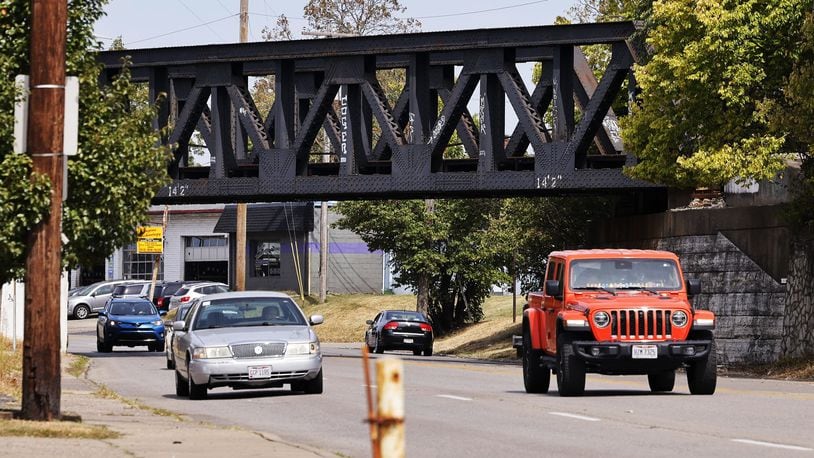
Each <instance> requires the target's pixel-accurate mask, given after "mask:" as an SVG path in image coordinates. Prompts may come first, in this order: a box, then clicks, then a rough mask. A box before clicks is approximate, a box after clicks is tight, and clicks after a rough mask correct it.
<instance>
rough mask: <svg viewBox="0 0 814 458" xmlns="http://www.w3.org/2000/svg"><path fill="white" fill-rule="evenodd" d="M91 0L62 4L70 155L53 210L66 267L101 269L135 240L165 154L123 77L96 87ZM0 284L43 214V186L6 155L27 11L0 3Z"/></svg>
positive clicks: (17, 267) (149, 109)
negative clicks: (72, 87) (72, 106)
mask: <svg viewBox="0 0 814 458" xmlns="http://www.w3.org/2000/svg"><path fill="white" fill-rule="evenodd" d="M103 5H104V2H103V1H101V0H72V1H70V2H69V5H68V42H67V73H68V74H69V75H78V76H79V80H80V107H79V126H80V129H79V149H80V152H79V155H78V156H75V157H72V158H70V160H69V161H68V188H67V190H66V193H67V200H66V201H65V203H64V206H63V211H64V218H63V232H64V234H65V235H66V237H67V239H68V243H67V244H66V245H64V247H63V261H64V264H65V266H66V267H75V266H77V265H80V264H85V265H89V264H92V263H95V262H99V261H102V260H103V259H104V258H105V257H107V256H108V255H109V254H110V253H111V252H112V251H113V250H114V249H115V248H116V247H119V246H121V245H124V244H127V243H130V242H132V241H133V240H134V238H135V227H136V226H138V225H140V224H142V223H144V222H146V221H147V215H146V210H147V207H148V206H149V203H150V200H151V199H152V197H153V196H154V195H155V192H156V191H157V190H158V188H159V187H160V186H161V185H163V184H164V183H166V181H167V176H166V159H167V150H166V148H163V147H160V146H157V145H158V144H159V136H158V133H157V132H155V131H154V130H153V128H152V120H153V118H154V114H155V109H154V107H153V106H150V105H147V106H138V104H131V102H130V101H131V100H135V99H137V98H138V96H137V94H136V93H137V87H136V85H134V84H132V83H130V81H129V74H128V73H127V72H126V71H125V72H123V74H122V76H121V77H119V78H117V79H115V80H114V81H113V82H112V83H111V84H110V85H109V86H107V87H104V88H102V87H99V84H98V75H99V73H100V71H101V67H100V65H99V64H98V63H97V62H96V61H95V58H94V54H93V52H88V50H98V49H100V43H98V42H97V41H96V40H95V39H94V37H93V23H94V22H95V21H96V20H97V19H99V17H101V15H102V14H103V12H102V6H103ZM0 29H2V31H3V33H2V35H0V72H2V79H0V219H2V220H3V221H6V224H4V225H3V227H2V228H0V283H2V282H5V281H7V280H9V279H11V278H19V277H20V276H21V275H22V273H23V268H24V262H25V247H26V236H27V234H28V232H29V231H30V229H31V228H32V227H33V226H34V225H35V224H36V223H37V222H38V221H40V220H41V218H42V216H43V215H44V214H45V212H47V211H48V202H49V200H50V185H49V183H48V181H47V180H46V179H44V177H42V176H37V175H36V174H32V172H31V161H30V159H29V158H28V156H27V155H15V154H13V153H12V147H11V139H12V125H13V103H14V100H15V97H18V96H19V95H20V91H18V90H16V89H15V87H14V85H13V81H14V76H15V75H17V74H25V73H28V58H29V50H28V48H29V30H30V2H28V1H24V0H5V1H3V2H2V3H0Z"/></svg>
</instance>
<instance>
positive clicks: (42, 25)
mask: <svg viewBox="0 0 814 458" xmlns="http://www.w3.org/2000/svg"><path fill="white" fill-rule="evenodd" d="M67 15H68V5H67V2H66V0H33V1H32V2H31V94H30V97H29V117H28V123H29V129H28V152H29V154H30V155H31V160H32V162H33V171H34V172H35V173H39V174H42V175H45V176H47V177H48V178H49V180H50V182H51V207H50V211H49V212H48V214H47V215H44V219H43V221H41V222H40V223H39V224H37V225H36V226H34V228H33V229H32V231H31V234H30V235H29V238H28V252H27V254H26V261H25V326H24V330H25V336H24V342H23V383H22V385H23V386H22V388H23V393H22V394H23V400H22V411H21V414H22V417H23V418H24V419H26V420H40V421H51V420H55V419H59V416H60V411H59V410H60V390H61V379H60V314H61V313H65V311H64V310H63V307H61V306H60V286H61V271H62V239H61V235H62V193H63V162H62V161H63V160H64V157H63V151H62V150H63V134H64V132H63V131H64V117H65V40H66V35H67Z"/></svg>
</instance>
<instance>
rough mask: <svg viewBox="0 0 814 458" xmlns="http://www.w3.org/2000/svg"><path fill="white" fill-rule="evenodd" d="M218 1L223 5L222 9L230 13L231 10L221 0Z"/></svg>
mask: <svg viewBox="0 0 814 458" xmlns="http://www.w3.org/2000/svg"><path fill="white" fill-rule="evenodd" d="M218 3H219V4H220V6H222V7H223V9H224V10H226V12H227V13H229V14H232V11H231V10H229V8H227V7H226V5H224V4H223V2H222V1H220V0H218Z"/></svg>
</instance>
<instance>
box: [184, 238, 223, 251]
mask: <svg viewBox="0 0 814 458" xmlns="http://www.w3.org/2000/svg"><path fill="white" fill-rule="evenodd" d="M184 240H185V241H186V242H185V244H186V246H187V248H199V247H210V246H227V245H228V244H229V241H228V240H227V239H226V236H225V235H215V236H195V237H184Z"/></svg>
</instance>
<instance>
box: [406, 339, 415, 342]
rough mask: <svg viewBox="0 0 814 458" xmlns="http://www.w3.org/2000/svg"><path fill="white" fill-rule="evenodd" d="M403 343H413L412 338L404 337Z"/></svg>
mask: <svg viewBox="0 0 814 458" xmlns="http://www.w3.org/2000/svg"><path fill="white" fill-rule="evenodd" d="M404 343H413V339H404Z"/></svg>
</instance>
